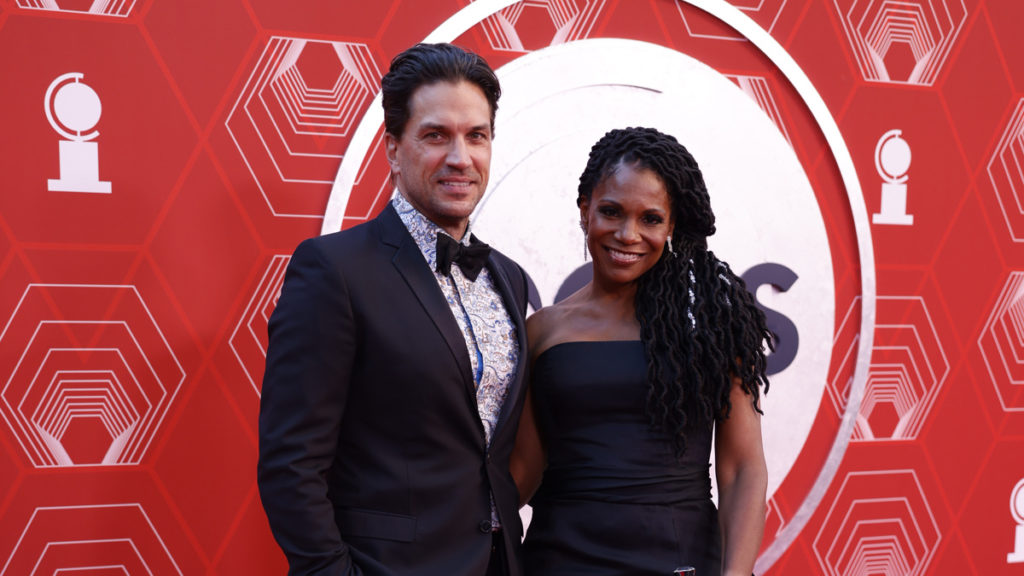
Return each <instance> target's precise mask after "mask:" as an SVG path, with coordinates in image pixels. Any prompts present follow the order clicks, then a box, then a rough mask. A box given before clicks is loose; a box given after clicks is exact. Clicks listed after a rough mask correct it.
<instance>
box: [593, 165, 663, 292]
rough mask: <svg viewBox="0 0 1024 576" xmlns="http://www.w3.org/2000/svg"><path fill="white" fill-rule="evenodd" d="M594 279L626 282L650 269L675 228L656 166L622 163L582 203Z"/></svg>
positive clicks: (617, 282)
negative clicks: (655, 169)
mask: <svg viewBox="0 0 1024 576" xmlns="http://www.w3.org/2000/svg"><path fill="white" fill-rule="evenodd" d="M580 218H581V220H582V221H583V225H584V228H585V229H586V231H587V248H588V249H589V250H590V255H591V257H593V259H594V279H595V281H608V282H611V283H613V284H626V283H629V282H634V281H636V279H637V278H639V277H640V276H641V275H643V274H644V273H645V272H647V271H648V270H650V269H651V267H653V266H654V265H655V264H656V263H657V262H658V259H659V258H661V253H662V251H664V250H665V240H666V239H667V238H668V236H669V235H670V234H671V233H672V225H673V219H672V206H671V203H670V201H669V196H668V191H667V190H666V189H665V184H664V183H663V182H662V181H661V178H660V177H658V175H657V174H655V173H654V172H653V171H652V170H649V169H647V168H643V167H639V166H637V167H635V168H634V166H632V165H628V164H619V166H618V169H617V170H616V171H615V172H614V173H613V174H612V175H611V176H609V177H607V178H605V179H604V180H603V181H602V182H601V183H599V184H598V185H597V186H596V187H595V188H594V192H593V194H592V195H591V197H590V199H589V200H587V199H584V200H583V203H582V204H581V205H580Z"/></svg>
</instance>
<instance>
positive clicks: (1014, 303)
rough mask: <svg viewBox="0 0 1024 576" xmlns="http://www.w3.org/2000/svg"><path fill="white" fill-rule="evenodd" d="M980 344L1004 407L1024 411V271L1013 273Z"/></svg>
mask: <svg viewBox="0 0 1024 576" xmlns="http://www.w3.org/2000/svg"><path fill="white" fill-rule="evenodd" d="M978 346H979V347H980V348H981V355H982V356H983V357H984V358H985V365H986V367H988V373H989V376H990V377H991V379H990V381H991V382H992V385H993V386H995V389H996V394H997V395H998V396H999V404H1000V405H1001V406H1002V408H1003V410H1005V411H1007V412H1024V272H1013V273H1012V274H1010V277H1009V278H1008V279H1007V281H1006V284H1005V285H1004V286H1003V291H1002V292H1001V293H1000V294H999V300H998V301H996V305H995V308H993V310H992V312H991V314H989V317H988V321H987V322H985V328H984V329H983V330H982V332H981V337H980V338H979V339H978Z"/></svg>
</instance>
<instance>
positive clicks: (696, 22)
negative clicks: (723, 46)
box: [675, 0, 787, 41]
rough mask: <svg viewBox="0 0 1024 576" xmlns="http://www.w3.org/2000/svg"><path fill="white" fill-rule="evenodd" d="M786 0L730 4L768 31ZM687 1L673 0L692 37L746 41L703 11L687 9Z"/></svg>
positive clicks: (756, 0) (745, 1)
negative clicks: (678, 0) (677, 0)
mask: <svg viewBox="0 0 1024 576" xmlns="http://www.w3.org/2000/svg"><path fill="white" fill-rule="evenodd" d="M786 1H787V0H734V1H732V2H730V4H731V5H733V6H735V7H736V8H739V9H740V10H742V11H743V12H744V13H746V14H747V15H748V16H750V17H751V18H752V19H753V20H755V21H757V23H758V24H759V25H761V26H762V27H763V28H764V29H765V30H768V31H769V32H771V31H772V29H774V28H775V22H776V21H778V19H779V15H780V14H781V13H782V10H783V9H784V8H785V7H786ZM686 4H687V2H675V5H676V10H678V11H679V17H680V18H682V21H683V26H684V27H685V28H686V32H687V33H688V34H689V35H690V36H693V37H694V38H705V39H709V40H732V41H746V38H745V37H744V36H743V35H742V34H739V33H737V32H736V31H735V30H733V29H731V28H728V27H726V26H722V23H721V22H718V21H717V20H714V19H712V18H708V17H707V15H705V14H703V13H697V12H693V11H691V10H688V9H687V8H688V7H687V6H686Z"/></svg>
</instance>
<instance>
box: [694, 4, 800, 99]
mask: <svg viewBox="0 0 1024 576" xmlns="http://www.w3.org/2000/svg"><path fill="white" fill-rule="evenodd" d="M787 1H788V0H782V2H780V3H779V9H778V11H777V12H775V17H774V18H772V21H771V24H769V25H768V31H769V32H771V31H772V30H773V29H775V24H776V23H777V22H778V21H779V16H781V15H782V11H783V10H784V9H785V8H786V2H787ZM764 3H765V0H758V2H757V5H756V6H736V8H737V9H738V10H743V11H744V12H760V11H761V9H762V8H764ZM733 4H738V2H733ZM676 11H677V12H678V13H679V19H680V20H682V21H683V27H685V28H686V33H687V34H689V35H690V37H691V38H706V39H709V40H724V41H727V42H746V41H747V39H746V38H744V37H743V36H742V35H741V36H740V37H738V38H737V37H735V36H721V35H718V34H700V33H697V32H694V31H693V29H691V28H690V23H689V22H687V21H686V14H683V7H682V2H676ZM773 118H774V117H773Z"/></svg>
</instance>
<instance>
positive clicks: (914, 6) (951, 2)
mask: <svg viewBox="0 0 1024 576" xmlns="http://www.w3.org/2000/svg"><path fill="white" fill-rule="evenodd" d="M833 1H834V2H835V5H836V9H837V10H839V11H840V13H841V21H842V23H843V30H844V31H845V32H846V36H847V38H848V39H849V41H850V44H851V45H852V47H853V50H854V55H855V56H856V57H857V64H858V65H859V66H860V71H861V74H863V76H864V79H866V80H869V81H874V82H897V83H904V84H917V85H921V86H931V85H932V84H934V83H935V80H936V78H938V75H939V71H940V70H941V69H942V67H943V66H944V65H945V63H946V59H947V58H948V56H949V51H950V48H952V46H953V43H954V42H955V41H956V39H957V36H958V35H959V34H960V30H961V28H963V25H964V21H965V20H966V19H967V7H966V6H964V3H963V0H852V2H851V0H833Z"/></svg>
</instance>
